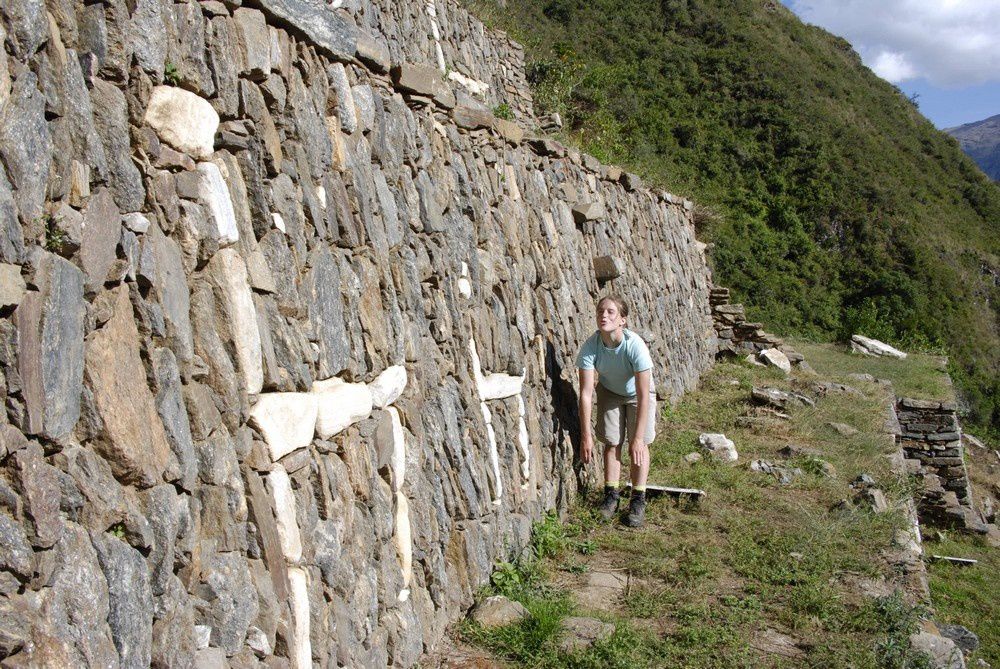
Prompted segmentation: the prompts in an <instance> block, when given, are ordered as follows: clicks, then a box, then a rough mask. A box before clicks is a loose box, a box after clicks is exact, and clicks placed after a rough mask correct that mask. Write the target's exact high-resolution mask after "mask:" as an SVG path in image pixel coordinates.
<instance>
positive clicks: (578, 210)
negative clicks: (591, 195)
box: [573, 202, 607, 224]
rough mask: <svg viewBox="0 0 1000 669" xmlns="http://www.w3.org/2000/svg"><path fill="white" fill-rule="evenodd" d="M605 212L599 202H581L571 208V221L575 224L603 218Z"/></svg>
mask: <svg viewBox="0 0 1000 669" xmlns="http://www.w3.org/2000/svg"><path fill="white" fill-rule="evenodd" d="M606 215H607V212H606V211H605V209H604V205H603V204H601V203H600V202H581V203H580V204H577V205H574V206H573V220H574V221H576V222H577V224H580V223H585V222H587V221H596V220H599V219H602V218H604V217H605V216H606Z"/></svg>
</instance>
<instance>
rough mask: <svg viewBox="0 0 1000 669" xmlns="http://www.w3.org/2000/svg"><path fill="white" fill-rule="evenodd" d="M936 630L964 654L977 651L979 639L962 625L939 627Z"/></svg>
mask: <svg viewBox="0 0 1000 669" xmlns="http://www.w3.org/2000/svg"><path fill="white" fill-rule="evenodd" d="M938 629H939V630H940V631H941V636H944V637H947V638H949V639H951V640H952V641H954V642H955V645H957V646H958V647H959V648H961V649H962V651H963V652H965V653H974V652H975V651H977V650H979V637H978V636H977V635H976V633H975V632H973V631H972V630H970V629H969V628H968V627H964V626H962V625H940V626H939V627H938Z"/></svg>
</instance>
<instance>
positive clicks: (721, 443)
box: [698, 432, 740, 462]
mask: <svg viewBox="0 0 1000 669" xmlns="http://www.w3.org/2000/svg"><path fill="white" fill-rule="evenodd" d="M698 444H699V445H700V446H701V447H702V448H704V449H705V450H707V451H708V452H709V454H710V455H711V456H712V457H713V458H715V459H716V460H720V461H722V462H736V461H737V460H738V459H739V457H740V456H739V454H738V453H737V452H736V444H734V443H733V440H732V439H729V438H728V437H726V435H724V434H716V433H707V432H706V433H704V434H701V435H699V437H698Z"/></svg>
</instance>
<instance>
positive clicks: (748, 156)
mask: <svg viewBox="0 0 1000 669" xmlns="http://www.w3.org/2000/svg"><path fill="white" fill-rule="evenodd" d="M470 1H471V4H472V5H473V7H474V9H475V10H476V11H477V12H478V13H479V14H480V15H484V16H485V17H486V18H487V20H489V21H491V22H492V23H494V24H496V25H498V26H499V27H501V28H504V29H506V30H508V31H509V32H510V33H511V34H512V35H513V36H514V37H516V38H517V39H519V40H521V41H522V42H524V43H525V45H526V47H527V53H528V57H529V71H530V73H531V75H532V78H533V80H534V85H535V94H536V104H537V106H538V107H539V108H540V109H541V110H542V111H546V110H555V111H560V112H561V113H563V115H564V116H565V117H566V119H567V128H566V131H565V133H564V134H565V139H567V140H568V141H570V142H572V143H576V144H578V145H581V146H582V147H583V148H585V149H586V150H588V151H590V152H591V153H593V154H594V155H597V156H598V157H600V158H602V159H604V160H608V161H611V162H615V163H619V164H624V165H626V166H629V167H631V168H632V169H634V170H636V171H637V172H639V173H640V174H642V175H643V176H645V177H646V178H648V179H649V180H651V181H653V182H656V183H660V184H663V185H664V186H666V187H668V188H669V189H671V190H674V191H675V192H676V191H681V192H683V193H685V194H687V195H690V196H692V197H693V199H695V200H696V201H697V202H698V203H699V204H701V205H704V206H705V207H706V209H707V210H713V211H714V212H716V213H717V214H718V215H715V216H712V215H710V214H708V213H706V215H705V221H704V229H703V230H702V235H703V236H706V237H707V238H709V239H710V240H712V241H714V242H715V243H716V246H715V251H714V264H715V268H716V274H717V278H718V282H719V283H720V284H723V285H729V286H731V287H732V288H734V289H735V291H736V295H737V297H738V298H742V299H743V301H745V302H746V303H747V304H748V305H749V306H750V307H751V314H752V315H753V316H754V317H755V319H756V318H759V319H761V320H764V321H765V322H766V323H767V325H768V326H769V327H770V328H773V329H775V330H777V331H780V332H783V333H786V334H788V333H796V334H799V335H804V336H810V337H821V338H829V337H832V336H836V335H839V336H843V335H844V334H847V333H850V332H852V331H856V330H863V331H864V333H866V334H868V335H869V336H874V337H880V338H884V339H887V340H892V341H896V342H902V343H904V344H907V345H911V346H914V345H927V344H934V343H940V344H943V345H945V346H946V347H947V350H948V353H949V354H950V356H951V359H952V363H953V369H952V373H953V375H954V376H955V377H956V379H957V380H958V382H959V384H960V385H961V386H962V387H963V388H964V389H965V393H966V396H967V399H968V401H969V403H970V404H971V408H972V409H973V411H974V416H973V418H974V419H975V420H976V421H978V422H981V423H990V422H993V423H994V425H1000V381H998V380H997V379H998V378H1000V312H998V306H997V305H1000V285H998V284H1000V255H998V249H1000V187H998V186H997V185H995V184H992V183H990V182H989V180H988V179H987V178H986V177H985V176H984V175H982V173H981V172H979V170H978V169H976V168H975V166H974V164H973V163H972V161H971V160H970V159H969V158H967V157H966V156H965V155H964V154H963V153H962V152H961V150H960V149H959V147H958V144H957V143H956V142H955V141H954V140H953V139H951V138H950V137H948V136H947V135H945V134H944V133H941V132H938V131H937V130H935V129H934V128H933V127H932V126H931V124H930V123H929V122H927V120H926V119H924V118H923V116H921V115H920V113H919V111H918V110H917V109H916V108H915V107H914V106H913V105H912V104H911V103H910V102H909V101H908V100H906V98H905V97H903V96H902V95H901V94H900V93H899V91H898V90H897V89H895V88H894V87H893V86H891V85H890V84H887V83H886V82H884V81H882V80H881V79H879V78H877V77H875V76H874V74H872V73H871V72H870V71H869V70H868V69H867V68H865V67H864V66H863V65H862V64H861V61H860V59H859V58H858V56H857V54H855V53H854V51H853V50H852V49H851V48H850V45H849V44H848V43H847V42H845V41H844V40H842V39H840V38H837V37H834V36H832V35H830V34H828V33H826V32H824V31H822V30H820V29H817V28H814V27H810V26H805V25H803V24H802V23H801V22H800V21H799V20H798V19H797V18H795V17H794V15H792V14H791V12H789V11H787V10H785V9H784V8H783V7H782V6H781V5H780V4H779V3H778V2H776V1H773V0H769V1H766V2H762V1H760V0H733V1H729V0H727V1H726V2H723V1H722V0H628V1H627V2H626V1H625V0H593V1H590V0H588V1H587V2H584V1H583V0H506V2H505V3H504V7H503V8H500V7H499V6H498V5H496V4H494V0H470ZM991 305H992V306H991Z"/></svg>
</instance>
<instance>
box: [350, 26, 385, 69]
mask: <svg viewBox="0 0 1000 669" xmlns="http://www.w3.org/2000/svg"><path fill="white" fill-rule="evenodd" d="M355 55H356V56H357V57H358V60H360V61H361V62H362V63H364V64H365V65H367V66H368V67H369V68H370V69H371V70H372V71H373V72H376V73H378V74H386V73H388V72H389V65H390V64H391V61H390V57H389V49H388V48H387V47H386V45H385V44H384V43H383V42H382V41H381V40H378V39H376V38H374V37H372V36H370V35H368V34H367V33H364V32H362V31H359V32H358V37H357V51H356V52H355Z"/></svg>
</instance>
